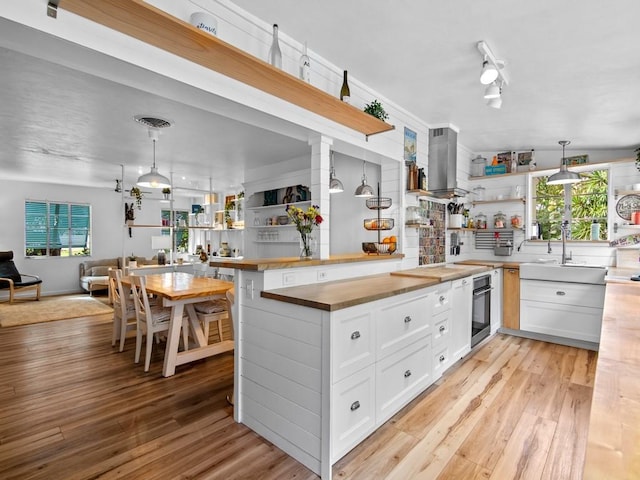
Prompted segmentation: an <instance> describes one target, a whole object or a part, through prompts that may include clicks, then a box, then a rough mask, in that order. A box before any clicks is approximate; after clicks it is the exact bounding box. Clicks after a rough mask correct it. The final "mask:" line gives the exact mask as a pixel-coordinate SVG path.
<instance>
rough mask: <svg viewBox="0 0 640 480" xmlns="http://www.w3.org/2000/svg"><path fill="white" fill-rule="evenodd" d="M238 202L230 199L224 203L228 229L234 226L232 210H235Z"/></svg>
mask: <svg viewBox="0 0 640 480" xmlns="http://www.w3.org/2000/svg"><path fill="white" fill-rule="evenodd" d="M235 208H236V204H235V202H234V201H232V200H230V201H228V202H227V203H225V205H224V221H225V223H226V224H227V228H228V229H232V228H233V219H232V218H231V211H232V210H235Z"/></svg>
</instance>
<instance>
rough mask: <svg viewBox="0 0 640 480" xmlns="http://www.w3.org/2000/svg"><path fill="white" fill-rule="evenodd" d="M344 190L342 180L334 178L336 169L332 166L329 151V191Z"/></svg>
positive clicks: (338, 191)
mask: <svg viewBox="0 0 640 480" xmlns="http://www.w3.org/2000/svg"><path fill="white" fill-rule="evenodd" d="M340 192H344V186H343V185H342V182H341V181H340V180H338V178H336V169H335V167H334V166H333V152H331V170H330V171H329V193H340Z"/></svg>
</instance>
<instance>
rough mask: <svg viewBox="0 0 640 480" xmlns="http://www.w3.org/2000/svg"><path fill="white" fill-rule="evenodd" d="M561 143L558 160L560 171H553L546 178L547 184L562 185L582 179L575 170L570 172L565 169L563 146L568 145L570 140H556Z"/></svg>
mask: <svg viewBox="0 0 640 480" xmlns="http://www.w3.org/2000/svg"><path fill="white" fill-rule="evenodd" d="M558 143H559V144H560V145H562V159H561V160H560V171H559V172H556V173H554V174H553V175H551V176H550V177H549V179H548V180H547V185H563V184H565V183H578V182H581V181H582V178H581V177H580V174H578V173H575V172H570V171H569V170H568V169H567V163H566V158H565V156H564V147H565V146H567V145H569V144H570V143H571V142H570V141H569V140H560V141H559V142H558Z"/></svg>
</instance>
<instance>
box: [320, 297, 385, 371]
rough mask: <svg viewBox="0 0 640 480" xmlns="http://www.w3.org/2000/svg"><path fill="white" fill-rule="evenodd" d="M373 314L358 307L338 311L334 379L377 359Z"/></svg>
mask: <svg viewBox="0 0 640 480" xmlns="http://www.w3.org/2000/svg"><path fill="white" fill-rule="evenodd" d="M373 322H374V314H373V312H371V311H369V310H364V309H362V308H358V307H355V308H354V309H346V310H342V311H339V312H336V314H335V316H334V318H333V319H332V323H331V351H332V356H333V359H332V360H333V362H332V365H333V366H332V375H333V376H332V382H333V383H335V382H338V381H340V380H342V379H343V378H346V377H348V376H349V375H351V374H353V373H355V372H357V371H358V370H360V369H362V368H364V367H366V366H367V365H371V364H372V363H373V362H374V361H375V328H374V324H373Z"/></svg>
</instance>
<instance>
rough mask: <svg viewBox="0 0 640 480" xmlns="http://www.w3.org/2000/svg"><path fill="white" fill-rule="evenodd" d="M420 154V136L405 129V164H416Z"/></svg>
mask: <svg viewBox="0 0 640 480" xmlns="http://www.w3.org/2000/svg"><path fill="white" fill-rule="evenodd" d="M417 153H418V134H417V133H416V132H414V131H413V130H410V129H408V128H407V127H404V164H405V165H411V164H414V163H416V161H417Z"/></svg>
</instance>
